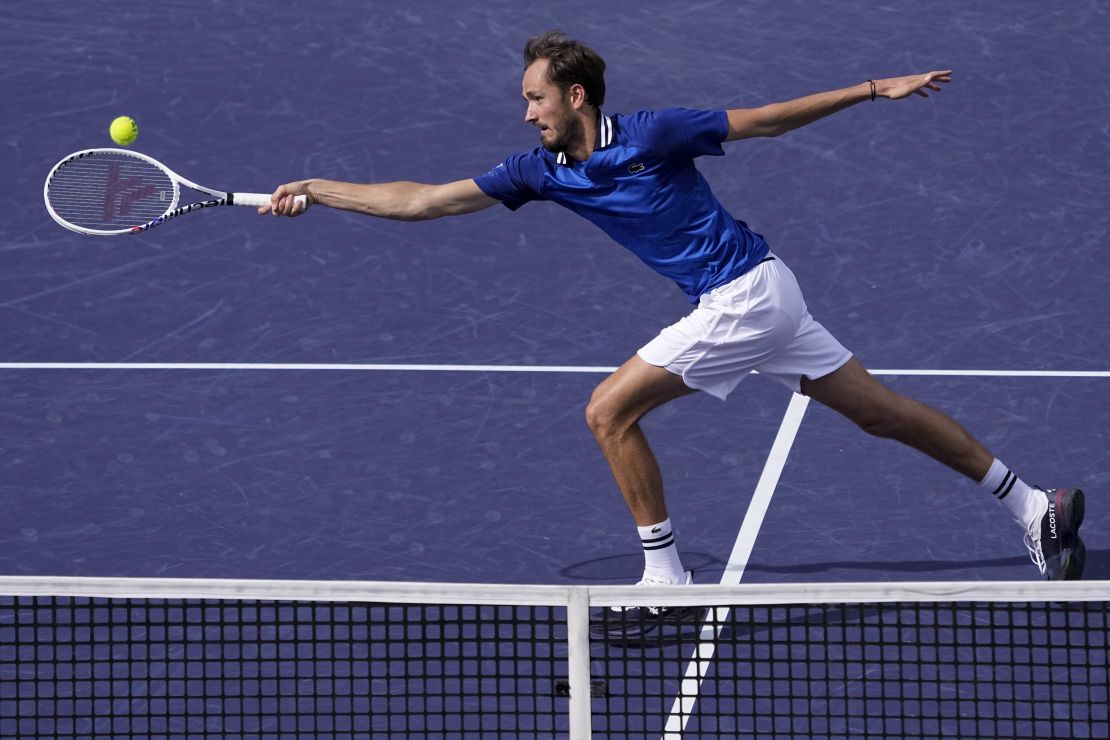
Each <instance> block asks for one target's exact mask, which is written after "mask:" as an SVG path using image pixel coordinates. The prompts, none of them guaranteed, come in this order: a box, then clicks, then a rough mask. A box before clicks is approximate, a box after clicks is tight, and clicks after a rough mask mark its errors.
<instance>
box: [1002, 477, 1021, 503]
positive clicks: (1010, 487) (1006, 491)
mask: <svg viewBox="0 0 1110 740" xmlns="http://www.w3.org/2000/svg"><path fill="white" fill-rule="evenodd" d="M1015 483H1017V476H1016V475H1015V476H1014V477H1013V478H1011V479H1010V485H1008V486H1006V490H1005V491H1003V492H1002V495H1001V496H999V497H998V500H999V501H1001V500H1002V499H1004V498H1006V494H1008V493H1009V492H1010V489H1012V488H1013V487H1014V484H1015Z"/></svg>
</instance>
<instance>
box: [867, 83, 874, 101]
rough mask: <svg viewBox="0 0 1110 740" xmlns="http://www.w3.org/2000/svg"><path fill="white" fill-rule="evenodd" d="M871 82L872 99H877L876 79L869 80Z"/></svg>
mask: <svg viewBox="0 0 1110 740" xmlns="http://www.w3.org/2000/svg"><path fill="white" fill-rule="evenodd" d="M868 82H870V83H871V99H872V100H874V99H875V80H868Z"/></svg>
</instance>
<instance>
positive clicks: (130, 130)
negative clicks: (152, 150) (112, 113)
mask: <svg viewBox="0 0 1110 740" xmlns="http://www.w3.org/2000/svg"><path fill="white" fill-rule="evenodd" d="M108 133H109V134H110V135H111V137H112V141H114V142H116V143H117V144H121V145H123V146H127V145H128V144H130V143H131V142H133V141H135V139H137V138H138V137H139V124H137V123H135V119H133V118H130V117H128V116H120V117H119V118H117V119H116V120H114V121H112V125H111V126H109V127H108Z"/></svg>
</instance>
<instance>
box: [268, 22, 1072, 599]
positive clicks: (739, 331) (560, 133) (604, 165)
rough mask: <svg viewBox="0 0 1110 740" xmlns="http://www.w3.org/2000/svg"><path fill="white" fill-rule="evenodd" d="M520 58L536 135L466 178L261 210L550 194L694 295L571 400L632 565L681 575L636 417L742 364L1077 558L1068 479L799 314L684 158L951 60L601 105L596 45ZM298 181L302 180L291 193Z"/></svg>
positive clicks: (393, 211)
mask: <svg viewBox="0 0 1110 740" xmlns="http://www.w3.org/2000/svg"><path fill="white" fill-rule="evenodd" d="M524 62H525V70H524V78H523V84H522V92H523V95H524V99H525V101H526V104H527V107H526V109H525V114H524V120H525V122H526V123H529V124H531V125H533V126H535V127H536V129H537V130H538V131H539V137H540V144H541V146H539V147H537V148H535V149H533V150H532V151H529V152H522V153H519V154H513V155H511V156H509V157H508V158H507V159H505V160H504V161H503V162H502V163H501V164H499V165H497V166H496V167H494V168H493V169H492V170H490V171H489V172H487V173H485V174H484V175H481V176H479V177H476V178H474V179H470V180H459V181H456V182H449V183H446V184H441V185H429V184H420V183H414V182H391V183H384V184H366V185H361V184H353V183H342V182H333V181H328V180H316V179H312V180H303V181H300V182H293V183H289V184H287V185H282V186H281V187H279V188H278V189H277V190H275V191H274V193H273V196H272V199H271V204H270V205H269V206H265V207H263V208H261V209H259V213H272V214H274V215H275V216H277V215H280V216H297V215H299V214H300V213H302V212H303V211H304V210H306V209H307V208H308V207H311V206H312V205H324V206H329V207H331V208H340V209H343V210H348V211H356V212H359V213H365V214H368V215H371V216H378V217H382V218H391V219H402V220H421V219H431V218H439V217H441V216H453V215H459V214H464V213H472V212H474V211H478V210H481V209H483V208H488V207H490V206H492V205H494V204H496V203H502V204H503V205H505V206H507V207H508V208H510V209H511V210H514V211H515V210H516V209H518V208H520V207H521V206H522V205H524V204H525V203H527V202H529V201H532V200H550V201H554V202H556V203H558V204H560V205H562V206H565V207H566V208H569V209H570V210H572V211H574V212H575V213H578V214H579V215H581V216H583V217H585V218H587V219H589V220H590V221H592V222H593V223H595V224H596V225H597V226H599V227H600V228H601V229H602V230H603V231H605V233H607V234H608V235H609V236H610V237H612V238H613V239H614V240H615V241H617V242H618V243H619V244H621V245H623V246H624V247H627V248H628V249H630V250H632V251H633V252H634V253H635V254H636V255H637V256H638V257H639V258H640V259H641V260H643V261H644V262H645V263H647V265H648V266H649V267H651V268H652V269H654V270H656V271H657V272H659V273H660V274H662V275H664V276H666V277H668V278H670V279H671V280H673V281H674V282H675V283H677V284H678V286H679V288H681V289H682V291H683V292H684V293H685V294H686V296H687V297H688V298H689V300H690V302H691V303H692V304H694V306H695V307H694V308H693V310H692V311H691V313H690V314H689V315H687V316H686V317H685V318H683V319H681V320H679V321H678V322H677V323H675V324H673V325H672V326H668V327H666V328H665V329H663V330H662V331H661V332H660V333H659V335H658V336H656V337H655V338H654V339H652V340H651V341H649V342H648V343H647V344H645V345H644V346H643V347H641V348H640V350H639V351H638V352H637V353H636V355H635V356H633V357H631V358H630V359H629V360H628V361H627V362H625V363H624V364H623V365H622V366H621V367H620V368H619V369H618V370H617V371H616V372H614V373H613V374H612V375H610V376H609V377H608V378H606V379H605V380H604V381H602V382H601V384H600V385H598V386H597V388H596V390H594V392H593V397H592V398H591V399H590V402H589V405H588V406H587V408H586V423H587V424H588V425H589V428H590V430H591V431H592V432H593V435H594V437H595V438H596V440H597V443H598V445H599V446H600V447H601V451H602V453H603V454H604V455H605V459H606V460H607V461H608V462H609V465H610V468H611V469H612V472H613V476H614V478H615V479H616V483H617V486H618V488H619V489H620V491H621V494H622V495H623V496H624V500H625V502H626V503H627V505H628V509H629V511H630V512H631V514H632V518H633V519H634V520H635V523H636V527H637V530H638V533H639V537H640V541H641V544H642V546H643V551H644V560H645V565H644V573H643V578H642V580H641V583H651V584H684V583H690V582H691V580H692V579H691V574H690V573H689V571H687V570H686V569H685V568H684V567H683V564H682V559H681V557H680V556H679V550H678V546H677V544H676V540H675V533H674V530H673V527H672V524H671V521H670V519H669V518H668V515H667V508H666V505H665V503H664V498H663V483H662V479H661V477H660V472H659V467H658V465H657V464H656V460H655V457H654V455H653V453H652V451H651V448H650V447H649V446H648V442H647V439H646V438H645V437H644V433H643V431H642V430H641V428H640V425H639V421H640V419H641V418H643V416H644V415H645V414H647V413H648V412H649V411H651V410H652V409H654V408H656V407H658V406H659V405H661V404H664V403H666V402H668V401H670V400H672V399H675V398H678V397H680V396H684V395H686V394H689V393H693V392H695V391H702V392H704V393H708V394H710V395H711V396H715V397H717V398H721V399H724V398H725V397H726V396H728V394H729V393H731V392H732V390H733V389H734V388H736V386H737V384H738V383H739V382H740V381H741V380H742V379H744V378H745V377H746V376H747V375H748V374H749V373H751V372H752V371H753V370H758V371H759V374H760V375H763V376H764V377H766V378H770V379H772V380H774V381H777V382H778V383H781V384H782V385H783V386H785V387H786V388H788V389H790V390H791V391H794V392H796V393H803V394H805V395H807V396H809V397H810V398H812V399H814V400H817V401H819V402H821V403H823V404H825V405H826V406H828V407H830V408H832V409H834V410H836V411H838V412H840V413H841V414H843V415H844V416H846V417H848V418H849V419H850V420H852V421H853V422H855V423H856V424H857V425H859V427H860V428H862V429H863V430H864V431H866V432H868V433H870V434H873V435H876V436H879V437H885V438H889V439H893V440H897V441H899V442H902V443H904V444H907V445H910V446H911V447H914V448H916V449H918V450H920V451H921V452H923V453H925V454H926V455H929V456H930V457H932V458H934V459H936V460H938V461H939V462H941V463H943V464H944V465H947V466H948V467H949V468H951V469H953V470H955V471H956V472H958V473H960V474H962V475H964V476H966V477H967V478H970V479H971V480H972V481H974V482H976V483H977V484H978V485H979V487H980V488H982V489H983V490H984V491H986V492H987V494H988V495H991V496H993V497H994V498H995V499H997V500H998V501H999V502H1000V504H1001V505H1002V506H1003V507H1005V509H1006V510H1007V511H1008V512H1009V513H1010V514H1011V516H1012V517H1013V519H1014V520H1015V521H1016V522H1017V524H1018V525H1019V526H1020V527H1021V530H1022V531H1023V532H1024V539H1025V544H1026V546H1027V548H1028V550H1029V554H1030V556H1031V557H1032V560H1033V562H1034V563H1035V564H1036V566H1037V568H1038V570H1039V571H1040V573H1041V574H1042V575H1043V576H1045V577H1047V578H1049V579H1077V578H1079V577H1080V576H1081V574H1082V572H1083V561H1084V555H1085V551H1084V546H1083V542H1082V540H1081V539H1080V538H1079V534H1078V531H1079V525H1080V524H1081V522H1082V519H1083V492H1082V491H1080V490H1079V489H1075V488H1060V489H1050V490H1042V489H1039V488H1034V487H1031V486H1029V485H1026V483H1025V482H1023V481H1022V480H1021V479H1020V478H1018V476H1017V475H1016V474H1015V473H1014V472H1013V471H1011V470H1010V469H1009V468H1008V467H1007V466H1006V465H1005V464H1003V463H1002V462H1001V461H999V460H998V459H997V458H995V457H994V455H992V454H991V453H990V452H988V451H987V450H986V449H985V448H984V447H983V445H982V444H980V443H979V442H978V441H977V440H975V439H974V438H973V437H972V436H971V435H970V434H969V433H968V432H967V431H965V430H964V429H963V427H961V426H960V425H959V424H957V423H956V422H955V421H953V420H952V419H951V418H949V417H948V416H946V415H944V414H943V413H941V412H939V411H937V410H935V409H933V408H930V407H929V406H926V405H924V404H922V403H919V402H917V401H914V400H911V399H909V398H906V397H905V396H902V395H899V394H898V393H895V392H894V391H893V390H891V389H889V388H887V387H885V386H884V385H882V384H881V383H879V382H878V381H877V380H876V379H875V378H874V377H872V376H871V375H870V374H869V373H868V372H867V370H866V369H864V366H863V365H862V364H861V363H860V362H859V360H858V359H856V358H855V357H853V356H852V354H851V352H849V351H848V350H847V349H845V348H844V347H843V346H842V345H841V344H840V342H838V341H837V340H836V339H835V338H833V336H832V335H831V334H830V333H829V332H828V331H827V330H826V329H825V328H824V327H823V326H821V324H819V323H818V322H817V321H815V320H814V318H813V317H812V316H811V315H810V314H809V311H808V310H807V309H806V304H805V301H804V300H803V299H802V293H801V290H800V289H799V287H798V283H797V281H796V280H795V278H794V274H793V273H792V272H791V271H790V268H789V267H787V265H786V263H785V262H784V261H783V259H782V258H781V257H779V256H777V255H776V254H774V253H773V252H772V250H771V247H770V245H768V243H767V241H766V240H765V239H764V238H763V237H762V236H761V235H760V234H758V233H756V232H755V231H753V230H752V229H751V228H750V227H749V226H748V225H747V224H746V223H744V222H743V221H740V220H737V219H736V218H734V217H733V216H732V215H731V214H730V213H729V212H728V211H726V210H725V208H724V207H723V206H722V205H721V203H720V202H718V200H717V199H716V198H715V197H714V195H713V193H712V191H711V190H710V188H709V185H708V184H707V183H706V181H705V179H704V178H703V177H702V176H701V174H700V173H699V172H698V170H697V169H696V168H695V166H694V160H695V159H696V158H697V157H700V156H714V155H722V154H724V149H723V148H722V144H724V143H727V142H732V141H737V140H740V139H747V138H751V137H757V136H781V135H782V134H785V133H787V132H789V131H793V130H794V129H797V128H800V127H802V126H805V125H807V124H810V123H813V122H814V121H816V120H818V119H821V118H824V117H825V116H828V115H830V114H833V113H836V112H838V111H841V110H844V109H845V108H848V107H849V106H853V105H856V104H857V103H869V104H870V102H872V101H875V100H877V99H879V98H885V99H887V100H901V99H905V98H909V97H910V96H913V95H917V96H921V97H928V92H927V91H932V92H936V91H939V90H940V89H941V85H942V84H947V83H948V82H950V81H951V71H950V70H944V71H937V72H928V73H925V74H916V75H911V76H908V77H894V78H888V79H875V80H867V81H864V82H861V83H859V84H857V85H853V86H852V87H846V88H844V89H841V90H833V91H830V92H823V93H818V94H816V95H809V96H806V97H802V98H797V99H795V100H788V101H786V102H781V103H774V104H770V105H764V106H761V107H758V108H736V109H732V110H687V109H668V110H657V111H640V112H637V113H631V114H627V115H608V114H606V113H603V112H602V104H603V103H604V102H605V77H604V72H605V62H604V61H603V60H602V58H601V57H600V56H599V55H598V54H597V53H596V52H595V51H594V50H592V49H590V48H588V47H586V46H584V45H582V44H580V43H579V42H577V41H575V40H574V39H572V38H569V37H568V36H566V35H565V34H563V33H561V32H558V31H552V32H549V33H545V34H543V35H542V36H538V37H536V38H533V39H531V40H529V41H528V43H527V45H526V46H525V49H524ZM296 195H305V196H307V200H306V205H305V206H304V208H302V207H300V206H298V205H296V204H295V203H294V200H293V198H294V196H296ZM651 611H652V614H654V615H655V616H657V617H658V616H659V614H660V611H659V610H651ZM664 616H665V614H664Z"/></svg>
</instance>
